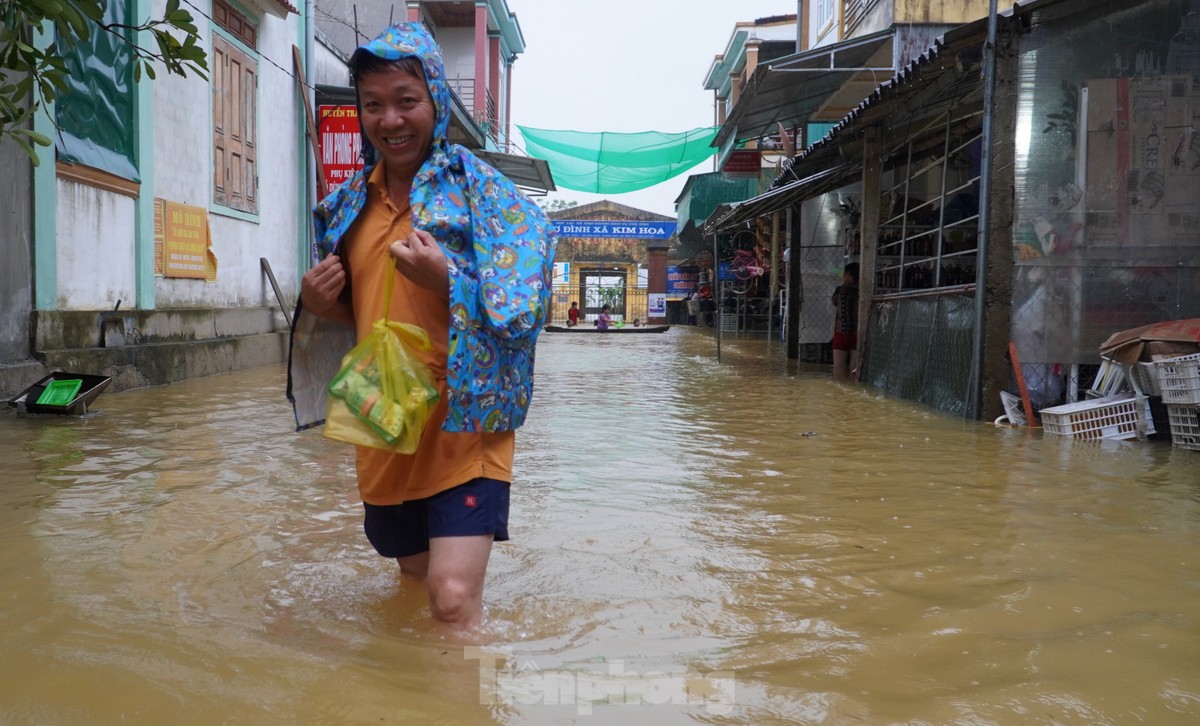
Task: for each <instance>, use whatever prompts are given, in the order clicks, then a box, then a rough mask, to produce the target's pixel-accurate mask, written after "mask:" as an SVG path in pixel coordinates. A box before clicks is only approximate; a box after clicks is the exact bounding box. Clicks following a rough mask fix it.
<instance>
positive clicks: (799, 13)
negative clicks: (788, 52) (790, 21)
mask: <svg viewBox="0 0 1200 726" xmlns="http://www.w3.org/2000/svg"><path fill="white" fill-rule="evenodd" d="M802 50H804V0H796V52H797V53H799V52H801V51H802Z"/></svg>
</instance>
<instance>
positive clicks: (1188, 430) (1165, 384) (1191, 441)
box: [1154, 353, 1200, 451]
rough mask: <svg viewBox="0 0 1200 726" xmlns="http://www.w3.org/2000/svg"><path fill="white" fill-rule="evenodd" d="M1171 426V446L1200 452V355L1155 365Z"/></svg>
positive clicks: (1172, 359) (1156, 362) (1171, 359)
mask: <svg viewBox="0 0 1200 726" xmlns="http://www.w3.org/2000/svg"><path fill="white" fill-rule="evenodd" d="M1154 369H1155V374H1156V375H1157V377H1158V388H1159V391H1160V395H1161V396H1162V400H1163V403H1165V404H1166V405H1167V417H1168V420H1169V421H1170V423H1171V444H1172V445H1173V446H1178V447H1179V448H1181V449H1191V450H1192V451H1200V353H1196V354H1194V355H1185V356H1181V357H1179V358H1168V359H1167V360H1160V361H1155V362H1154Z"/></svg>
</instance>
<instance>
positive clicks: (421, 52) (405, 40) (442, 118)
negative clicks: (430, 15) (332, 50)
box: [350, 23, 451, 176]
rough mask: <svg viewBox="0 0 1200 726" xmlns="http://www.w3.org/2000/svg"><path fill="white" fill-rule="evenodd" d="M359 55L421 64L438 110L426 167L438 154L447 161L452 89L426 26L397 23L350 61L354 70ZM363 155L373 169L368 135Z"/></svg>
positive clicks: (359, 51) (373, 152) (355, 53)
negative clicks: (413, 61) (402, 59)
mask: <svg viewBox="0 0 1200 726" xmlns="http://www.w3.org/2000/svg"><path fill="white" fill-rule="evenodd" d="M360 55H373V56H375V57H377V58H382V59H383V60H392V61H394V60H400V59H401V58H416V59H417V60H419V61H421V66H422V67H423V68H424V69H425V84H426V85H427V86H429V95H430V96H431V97H432V98H433V106H434V109H435V116H434V125H433V149H432V153H431V154H430V158H429V159H428V160H427V161H426V162H425V163H426V164H429V163H430V162H431V161H433V159H434V157H435V156H436V155H438V154H439V153H440V154H441V156H443V157H445V156H446V154H447V152H448V151H449V148H448V144H447V142H446V139H447V138H448V137H449V133H448V129H449V128H450V105H451V104H450V86H449V85H448V84H447V83H446V66H445V65H444V64H443V63H442V53H441V51H440V50H438V46H437V43H436V42H434V40H433V36H431V35H430V34H429V31H428V30H426V29H425V26H424V25H421V24H419V23H397V24H395V25H393V26H391V27H390V28H388V29H387V30H385V31H384V32H383V34H381V35H380V36H379V37H378V38H375V39H374V40H372V41H370V42H369V43H365V44H363V45H361V46H359V47H358V49H357V50H355V51H354V55H352V56H351V57H350V67H351V68H353V67H354V66H355V62H356V61H357V60H358V58H359V56H360ZM360 115H361V111H360ZM362 153H363V159H364V160H365V161H366V164H367V166H374V165H375V162H376V153H375V147H373V146H372V145H371V142H370V141H369V140H368V139H367V135H366V134H365V133H364V134H363V135H362ZM418 176H420V174H419V173H418Z"/></svg>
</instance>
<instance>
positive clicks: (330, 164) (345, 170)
mask: <svg viewBox="0 0 1200 726" xmlns="http://www.w3.org/2000/svg"><path fill="white" fill-rule="evenodd" d="M317 119H318V121H317V129H318V134H317V141H318V143H319V145H320V147H321V164H322V165H323V166H324V168H325V183H326V184H328V185H329V189H330V190H331V191H332V190H333V189H334V188H336V187H337V186H338V185H339V184H341V183H342V182H344V181H346V180H347V179H349V178H350V177H352V176H354V172H356V171H358V170H359V169H361V168H362V165H363V164H362V157H361V153H362V134H361V133H360V132H359V127H358V109H357V108H355V107H354V106H317Z"/></svg>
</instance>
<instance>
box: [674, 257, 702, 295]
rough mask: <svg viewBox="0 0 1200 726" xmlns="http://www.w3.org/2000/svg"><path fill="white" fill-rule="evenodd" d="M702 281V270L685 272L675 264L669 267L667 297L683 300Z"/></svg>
mask: <svg viewBox="0 0 1200 726" xmlns="http://www.w3.org/2000/svg"><path fill="white" fill-rule="evenodd" d="M699 282H700V271H699V270H696V271H695V272H684V271H682V270H680V269H679V268H678V267H675V266H674V265H671V266H668V267H667V297H668V298H670V299H672V300H682V299H683V298H685V297H687V296H688V293H690V292H691V291H692V290H695V289H696V285H697V284H699Z"/></svg>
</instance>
